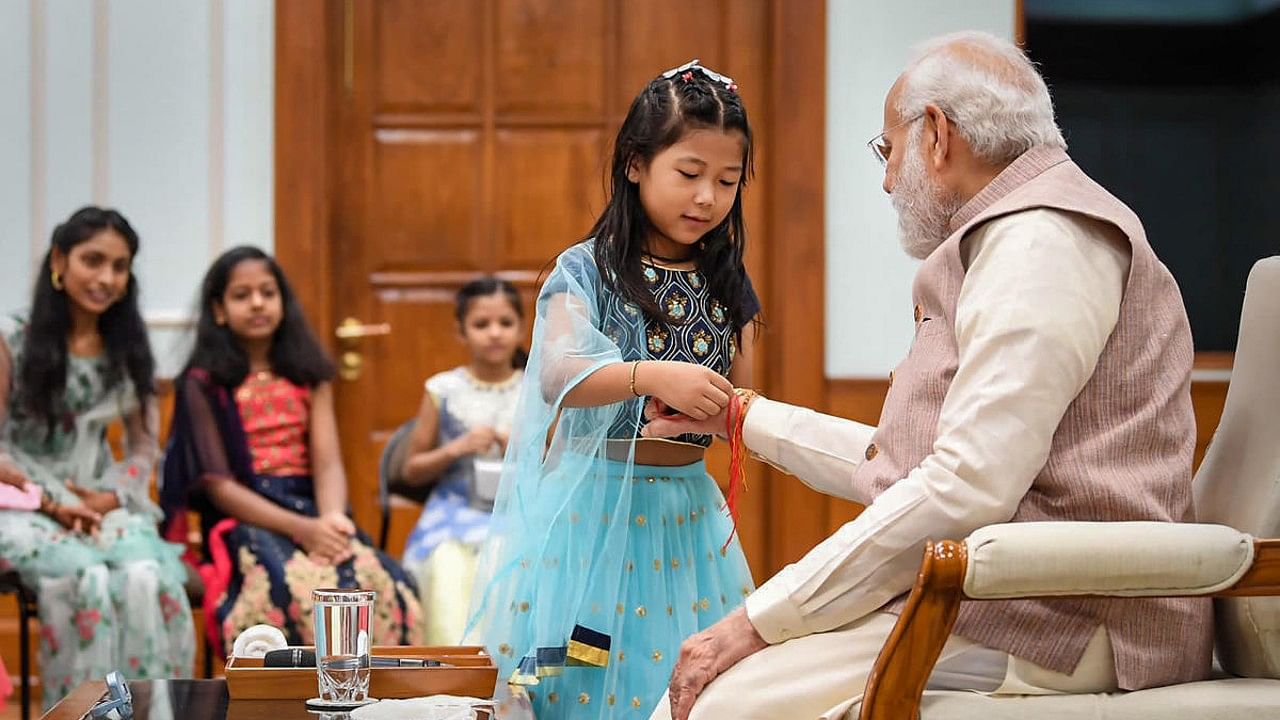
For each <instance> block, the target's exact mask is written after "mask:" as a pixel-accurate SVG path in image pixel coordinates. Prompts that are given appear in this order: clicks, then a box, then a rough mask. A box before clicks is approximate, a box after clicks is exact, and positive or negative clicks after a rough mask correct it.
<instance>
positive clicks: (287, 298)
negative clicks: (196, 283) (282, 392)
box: [183, 245, 337, 387]
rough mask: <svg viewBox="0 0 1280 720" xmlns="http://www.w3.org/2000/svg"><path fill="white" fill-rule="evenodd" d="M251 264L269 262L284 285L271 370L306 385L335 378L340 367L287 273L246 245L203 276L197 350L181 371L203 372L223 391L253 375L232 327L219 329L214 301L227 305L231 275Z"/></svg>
mask: <svg viewBox="0 0 1280 720" xmlns="http://www.w3.org/2000/svg"><path fill="white" fill-rule="evenodd" d="M249 260H258V261H261V262H264V263H266V265H267V267H268V268H269V269H270V270H271V274H272V275H274V276H275V279H276V285H278V286H279V287H280V303H281V307H282V309H283V313H282V317H281V320H280V326H279V327H277V328H276V332H275V335H273V336H272V338H271V352H270V355H269V357H270V360H271V371H272V372H274V373H276V374H277V375H280V376H281V377H284V378H286V379H287V380H288V381H289V382H291V383H293V384H294V385H299V386H302V387H315V386H316V385H318V384H320V383H322V382H327V381H329V380H332V379H333V377H334V375H335V374H336V373H337V369H336V368H335V367H334V364H333V360H331V359H330V358H329V355H328V353H326V352H325V350H324V348H323V347H321V346H320V343H319V341H317V340H316V337H315V335H314V334H313V333H312V332H311V327H310V326H309V325H307V320H306V318H305V317H304V316H303V314H302V306H301V305H299V304H298V297H297V295H295V294H294V292H293V288H292V287H290V285H289V281H288V280H287V279H286V278H285V276H284V271H283V270H281V269H280V265H279V264H277V263H276V261H275V259H274V258H272V257H271V256H270V255H268V254H266V253H265V252H263V251H261V250H259V249H258V248H256V247H250V246H247V245H246V246H241V247H236V248H232V249H230V250H228V251H226V252H224V253H223V254H222V255H221V256H219V257H218V259H217V260H214V261H213V265H212V266H210V267H209V271H208V272H207V273H205V276H204V282H203V283H202V284H201V286H200V320H199V322H198V323H197V324H196V341H195V347H194V348H192V350H191V357H190V359H188V360H187V364H186V365H185V366H184V367H183V373H184V374H185V373H186V372H187V371H188V370H191V369H193V368H199V369H201V370H204V371H205V372H207V373H209V375H210V376H211V377H212V378H213V380H214V382H216V383H218V384H219V385H222V386H224V387H236V386H238V385H239V384H240V383H242V382H244V379H245V376H247V375H248V374H249V356H248V355H247V354H246V353H245V351H244V349H243V348H241V347H240V343H238V342H237V341H236V337H235V334H234V333H232V332H231V329H230V328H229V327H227V326H225V325H219V324H218V322H217V319H216V318H215V317H214V314H213V304H214V302H215V301H216V302H223V296H224V295H226V292H227V284H228V283H230V281H231V273H232V272H233V271H234V270H235V268H236V266H237V265H239V264H240V263H242V262H246V261H249Z"/></svg>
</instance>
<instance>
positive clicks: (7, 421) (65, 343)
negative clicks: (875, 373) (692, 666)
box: [0, 207, 195, 709]
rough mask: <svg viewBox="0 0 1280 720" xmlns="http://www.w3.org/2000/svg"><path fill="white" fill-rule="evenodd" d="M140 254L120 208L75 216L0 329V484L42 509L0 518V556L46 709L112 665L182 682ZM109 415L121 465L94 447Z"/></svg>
mask: <svg viewBox="0 0 1280 720" xmlns="http://www.w3.org/2000/svg"><path fill="white" fill-rule="evenodd" d="M137 253H138V235H137V233H135V232H134V231H133V228H132V227H131V226H130V225H129V223H128V221H127V220H125V219H124V217H123V216H122V215H120V213H118V212H116V211H114V210H104V209H101V208H96V207H86V208H82V209H81V210H79V211H77V212H76V213H75V214H74V215H72V216H71V217H70V219H68V220H67V221H66V222H65V223H63V224H62V225H59V226H58V228H57V229H56V230H54V231H53V242H52V247H51V248H50V249H49V252H48V253H46V254H45V257H44V262H43V263H42V264H41V266H40V274H39V275H38V276H37V277H36V288H35V297H34V299H33V300H32V303H31V311H30V315H29V316H28V317H22V316H14V317H10V318H4V319H3V320H0V481H3V482H5V483H8V484H10V485H14V486H18V487H24V486H27V485H28V484H34V485H35V486H37V487H38V488H39V490H40V492H41V499H40V508H39V510H18V509H9V510H0V558H3V564H4V565H6V566H8V567H16V568H17V570H18V572H19V573H21V575H22V581H23V583H25V584H26V585H27V586H28V587H30V588H32V589H34V590H35V591H36V593H37V595H38V598H39V603H40V658H39V662H40V673H41V686H42V694H43V698H44V707H45V708H46V709H48V708H49V707H51V706H52V705H53V704H54V703H55V702H57V701H58V700H60V699H61V698H62V697H63V696H64V695H66V694H67V692H69V691H70V690H71V689H72V688H74V687H75V686H76V685H78V684H79V683H81V682H83V681H85V680H91V679H98V680H100V679H102V677H103V676H104V675H106V674H107V673H108V672H110V671H111V670H120V671H122V672H123V673H125V675H126V676H127V677H131V678H165V677H179V676H189V675H190V673H191V663H192V659H193V652H194V641H195V638H194V635H193V634H192V626H191V609H190V607H189V606H188V604H187V594H186V592H185V590H184V589H183V580H184V579H185V577H186V573H185V571H184V569H183V567H182V563H181V562H180V561H179V559H178V554H179V552H180V548H179V547H178V546H174V545H170V544H168V543H165V542H163V541H162V540H161V539H160V536H159V535H158V534H157V533H156V521H157V520H158V519H159V517H160V512H159V509H157V508H156V506H155V505H154V504H153V503H152V502H151V499H150V495H149V485H150V482H151V468H152V466H153V464H154V463H155V460H156V456H157V455H158V454H159V452H158V450H159V449H158V446H157V443H156V432H157V424H158V414H157V412H156V403H155V389H154V388H155V385H154V382H153V379H152V371H153V369H154V363H153V361H152V357H151V348H150V345H149V344H148V342H147V332H146V326H145V325H143V322H142V316H141V315H140V314H139V312H138V282H137V279H136V278H135V277H134V276H133V272H132V268H133V260H134V257H135V256H136V255H137ZM6 415H7V418H6ZM118 420H122V421H123V422H124V426H125V430H126V446H127V457H126V458H125V459H124V461H122V462H116V461H115V460H114V458H113V456H112V454H111V449H110V447H108V445H107V440H106V432H107V426H108V425H109V424H111V423H112V422H115V421H118Z"/></svg>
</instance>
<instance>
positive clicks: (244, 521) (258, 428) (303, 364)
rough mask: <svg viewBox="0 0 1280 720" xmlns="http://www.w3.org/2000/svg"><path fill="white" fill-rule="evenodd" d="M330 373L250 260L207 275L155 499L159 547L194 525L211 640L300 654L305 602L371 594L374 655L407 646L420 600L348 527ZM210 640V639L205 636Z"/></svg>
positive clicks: (298, 315)
mask: <svg viewBox="0 0 1280 720" xmlns="http://www.w3.org/2000/svg"><path fill="white" fill-rule="evenodd" d="M333 376H334V367H333V363H332V362H331V361H330V360H329V359H328V357H327V356H326V355H325V353H324V351H323V350H322V349H321V348H320V345H319V343H318V342H317V341H316V339H315V337H314V336H313V335H312V334H311V331H310V330H309V329H308V327H307V323H306V320H305V319H304V318H303V315H302V308H301V307H299V305H298V301H297V299H296V298H295V296H294V294H293V292H292V290H290V288H289V283H288V282H287V281H286V280H285V277H284V273H282V272H281V270H280V267H279V266H278V265H277V264H276V262H275V261H274V260H273V259H272V258H271V257H269V256H268V255H266V254H265V253H263V252H262V251H261V250H258V249H257V248H252V247H239V248H235V249H233V250H229V251H227V252H226V253H224V254H223V255H222V256H221V257H219V258H218V259H217V260H216V261H214V263H213V267H211V268H209V272H208V273H207V274H206V275H205V278H204V283H203V285H202V288H201V295H200V321H199V324H198V326H197V329H196V341H195V348H194V350H193V351H192V353H191V359H190V360H189V361H188V362H187V365H186V368H185V369H184V370H183V373H182V376H181V378H180V379H179V383H178V397H177V403H176V406H175V409H174V420H173V433H172V435H171V437H170V439H169V446H168V449H167V451H166V456H165V466H164V487H163V491H162V496H161V500H162V502H163V504H164V508H165V514H166V517H167V518H168V524H167V530H166V534H170V536H178V537H182V536H184V535H185V529H184V527H183V526H184V524H185V519H186V512H185V511H186V506H187V503H188V500H190V501H191V503H192V505H193V506H194V507H195V508H196V509H198V510H199V511H200V512H201V521H202V524H203V526H204V527H203V530H204V537H205V538H206V542H205V550H206V552H207V553H208V554H209V555H210V558H211V559H212V560H213V567H214V572H204V573H202V574H204V575H205V578H206V595H207V597H208V598H209V601H208V602H207V603H206V610H207V611H208V610H212V611H213V612H211V613H209V614H210V615H211V616H212V617H213V618H215V619H216V622H217V625H216V626H211V628H210V630H211V633H210V634H211V638H210V639H211V641H213V642H215V643H219V640H221V642H220V643H219V644H221V646H222V647H223V648H227V649H229V648H230V647H231V643H232V642H233V641H234V640H235V637H236V635H238V634H239V633H240V632H241V631H242V630H244V629H245V628H247V627H250V626H251V625H256V624H258V623H268V624H271V625H274V626H276V627H279V628H280V629H282V630H283V631H284V633H285V636H286V637H287V638H288V639H289V642H290V644H294V645H302V644H311V643H313V641H314V633H313V629H312V621H311V610H312V601H311V591H312V590H313V589H315V588H318V587H342V588H354V587H360V588H364V589H370V590H377V591H378V598H377V606H376V608H375V618H374V622H373V642H374V644H378V645H398V644H404V643H410V642H414V641H416V638H417V631H416V627H417V623H418V614H419V613H418V601H417V597H416V594H415V591H414V588H413V586H412V582H411V581H410V580H409V578H408V577H407V576H406V575H405V574H404V571H403V570H402V569H401V568H400V567H398V566H397V565H396V564H395V562H394V561H393V560H391V559H390V558H388V557H387V556H385V555H383V554H382V553H379V552H377V551H375V550H373V549H372V548H371V543H370V542H369V540H368V538H367V537H366V536H365V535H364V534H363V533H361V532H359V531H358V530H357V529H356V527H355V525H354V524H352V522H351V520H350V519H348V518H347V516H346V508H347V478H346V475H345V474H344V473H343V469H342V457H341V454H340V450H339V447H338V433H337V424H336V421H335V419H334V412H333V387H332V384H331V381H332V379H333ZM215 627H216V628H217V629H218V630H220V634H221V638H220V639H219V638H218V637H217V633H216V632H213V629H214V628H215Z"/></svg>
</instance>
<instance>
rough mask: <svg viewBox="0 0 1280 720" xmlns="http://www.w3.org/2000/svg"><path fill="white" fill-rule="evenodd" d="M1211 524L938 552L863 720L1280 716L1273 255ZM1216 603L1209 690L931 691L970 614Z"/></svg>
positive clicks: (1061, 531) (1279, 301) (1204, 478)
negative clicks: (1029, 600) (970, 609)
mask: <svg viewBox="0 0 1280 720" xmlns="http://www.w3.org/2000/svg"><path fill="white" fill-rule="evenodd" d="M1194 489H1195V495H1196V508H1197V514H1198V517H1199V519H1200V520H1201V521H1203V522H1204V523H1215V524H1177V523H1056V522H1053V523H1012V524H1006V525H993V526H990V527H986V528H982V529H979V530H978V531H976V532H975V533H973V534H972V535H970V536H969V537H968V538H967V539H966V540H964V541H963V542H954V541H943V542H937V543H930V544H929V545H928V547H926V549H925V555H924V562H923V564H922V565H921V568H920V573H919V576H918V577H917V579H916V583H915V587H913V588H912V590H911V594H910V596H909V599H908V601H907V605H906V608H905V609H904V610H903V613H902V615H901V616H900V617H899V619H898V624H897V626H896V627H895V628H894V632H893V634H892V635H891V636H890V638H889V640H888V641H887V642H886V643H885V646H884V648H883V649H882V650H881V653H880V657H879V659H878V660H877V661H876V665H875V667H874V669H873V671H872V673H871V675H870V677H869V678H868V681H867V687H866V693H865V695H864V697H863V702H862V705H861V707H860V708H855V709H854V710H852V711H850V715H849V718H850V720H854V718H860V719H861V720H904V719H906V718H917V717H920V718H924V720H968V719H969V718H974V719H975V720H976V719H980V720H1005V719H1006V718H1009V719H1012V718H1036V719H1037V720H1059V719H1062V720H1066V719H1068V718H1071V719H1074V718H1088V719H1089V720H1147V719H1148V718H1161V719H1163V718H1170V717H1178V718H1182V717H1185V718H1212V719H1214V720H1235V719H1236V718H1242V719H1244V718H1247V719H1248V720H1261V719H1262V718H1271V717H1280V539H1257V538H1280V257H1272V258H1266V259H1264V260H1261V261H1259V262H1258V263H1257V264H1256V265H1255V266H1254V268H1253V271H1252V272H1251V273H1250V274H1249V282H1248V286H1247V289H1246V291H1245V301H1244V310H1243V313H1242V315H1241V321H1240V338H1239V342H1238V344H1237V348H1236V356H1235V364H1234V367H1233V369H1232V378H1231V385H1230V387H1229V388H1228V392H1227V401H1226V405H1225V407H1224V408H1223V415H1222V420H1221V422H1220V423H1219V425H1218V429H1217V431H1216V432H1215V434H1214V438H1213V442H1212V443H1211V444H1210V445H1209V449H1208V452H1207V453H1206V455H1205V459H1204V462H1203V463H1201V465H1200V469H1199V472H1198V473H1197V474H1196V478H1195V484H1194ZM1179 595H1210V596H1213V597H1214V598H1216V599H1215V600H1214V619H1215V630H1216V638H1215V640H1216V642H1215V645H1216V652H1215V656H1216V659H1217V663H1216V664H1217V665H1218V666H1220V667H1221V672H1220V673H1219V674H1218V675H1217V676H1216V677H1215V678H1213V679H1209V680H1205V681H1201V682H1194V683H1187V684H1184V685H1173V686H1169V687H1162V688H1153V689H1148V690H1140V691H1136V692H1127V693H1110V694H1101V693H1100V694H1093V695H1049V696H988V695H982V694H978V693H969V692H933V691H930V692H924V688H925V685H926V683H927V681H928V677H929V674H930V673H931V672H932V670H933V665H934V663H935V662H936V661H937V659H938V655H939V653H940V652H941V651H942V646H943V644H944V643H945V642H946V638H947V636H948V635H949V634H950V631H951V627H952V625H953V623H954V622H955V619H956V614H957V612H958V611H959V607H960V603H961V602H982V601H984V600H995V599H1007V598H1014V597H1019V598H1021V597H1064V596H1113V597H1172V596H1179Z"/></svg>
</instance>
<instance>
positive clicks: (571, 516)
mask: <svg viewBox="0 0 1280 720" xmlns="http://www.w3.org/2000/svg"><path fill="white" fill-rule="evenodd" d="M569 522H570V523H571V524H573V525H577V524H578V513H569Z"/></svg>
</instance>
